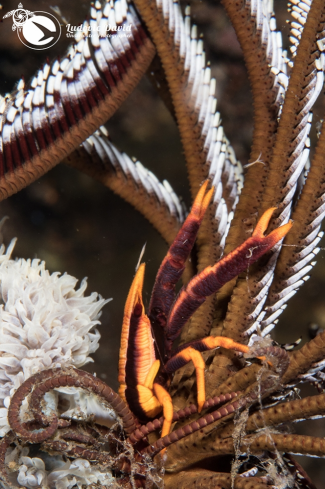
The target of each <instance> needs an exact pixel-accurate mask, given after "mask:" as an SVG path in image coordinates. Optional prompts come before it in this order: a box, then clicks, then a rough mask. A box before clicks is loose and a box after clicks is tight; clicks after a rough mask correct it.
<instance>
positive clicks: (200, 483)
mask: <svg viewBox="0 0 325 489" xmlns="http://www.w3.org/2000/svg"><path fill="white" fill-rule="evenodd" d="M165 487H166V488H167V489H168V488H170V489H172V488H175V487H177V488H179V489H187V488H193V489H194V488H198V489H203V488H204V489H219V488H220V489H267V487H270V486H269V485H268V483H267V482H266V480H265V478H262V477H254V478H253V477H247V476H240V475H239V476H237V477H235V478H234V480H232V478H231V475H230V474H227V473H222V472H220V473H215V472H212V471H210V470H205V469H201V470H200V471H194V470H193V471H191V470H189V471H186V472H185V471H184V472H180V473H179V474H167V475H166V476H165Z"/></svg>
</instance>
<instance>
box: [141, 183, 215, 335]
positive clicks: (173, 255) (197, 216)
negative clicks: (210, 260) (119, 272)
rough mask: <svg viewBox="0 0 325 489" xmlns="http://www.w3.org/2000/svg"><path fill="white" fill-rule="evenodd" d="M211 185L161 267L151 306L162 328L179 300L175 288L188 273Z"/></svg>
mask: <svg viewBox="0 0 325 489" xmlns="http://www.w3.org/2000/svg"><path fill="white" fill-rule="evenodd" d="M208 183H209V181H208V180H206V181H205V182H204V183H203V185H202V187H201V188H200V190H199V192H198V194H197V196H196V198H195V201H194V203H193V206H192V210H191V212H190V213H189V215H188V216H187V218H186V220H185V222H184V223H183V225H182V227H181V229H180V230H179V232H178V234H177V236H176V238H175V240H174V242H173V244H172V245H171V247H170V248H169V250H168V253H167V255H166V257H165V258H164V260H163V262H162V264H161V265H160V268H159V271H158V274H157V277H156V280H155V284H154V287H153V291H152V295H151V299H150V304H149V317H150V319H151V321H152V322H155V323H157V324H160V326H162V327H165V325H166V320H167V316H168V313H169V311H170V308H171V306H172V303H173V302H174V299H175V286H176V284H177V282H178V281H179V279H180V278H181V276H182V273H183V271H184V269H185V263H186V260H187V258H188V256H189V254H190V253H191V250H192V248H193V246H194V243H195V239H196V235H197V232H198V230H199V227H200V224H201V222H202V219H203V217H204V214H205V211H206V210H207V208H208V205H209V203H210V200H211V197H212V194H213V192H214V188H211V189H210V190H209V191H208V192H207V191H206V190H207V186H208Z"/></svg>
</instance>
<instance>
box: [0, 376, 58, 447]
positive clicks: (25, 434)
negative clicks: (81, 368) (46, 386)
mask: <svg viewBox="0 0 325 489" xmlns="http://www.w3.org/2000/svg"><path fill="white" fill-rule="evenodd" d="M55 370H56V369H54V370H52V369H51V370H43V371H42V372H40V373H38V374H36V375H33V376H32V377H29V379H27V380H26V381H25V382H24V383H23V384H22V385H21V386H20V387H19V388H18V389H17V390H16V392H15V393H14V395H13V396H12V398H11V402H10V407H9V412H8V421H9V425H10V427H11V429H12V430H13V431H14V432H15V433H16V435H17V436H19V437H20V438H23V439H25V440H28V441H29V442H30V443H40V442H42V441H43V440H46V439H47V438H49V437H51V436H52V435H53V434H54V433H55V431H56V430H57V427H58V418H57V416H56V414H55V413H54V412H53V413H52V414H51V416H50V417H49V418H47V419H45V417H44V416H42V415H41V414H40V415H39V417H38V419H37V421H38V422H40V423H41V425H42V424H43V425H44V424H45V423H46V421H47V424H48V426H47V427H46V428H44V429H42V430H41V431H36V432H32V431H30V430H28V429H27V427H26V425H25V424H24V423H22V422H21V420H20V408H21V405H22V403H23V400H24V399H25V398H26V397H27V396H28V395H29V394H30V393H31V391H32V390H33V388H34V386H35V382H42V381H44V380H47V379H48V378H50V377H51V376H52V375H53V373H54V372H55ZM39 412H41V409H40V410H39Z"/></svg>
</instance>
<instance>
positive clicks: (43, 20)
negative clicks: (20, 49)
mask: <svg viewBox="0 0 325 489" xmlns="http://www.w3.org/2000/svg"><path fill="white" fill-rule="evenodd" d="M33 14H34V15H32V16H31V17H30V18H29V19H27V20H25V22H24V23H23V25H22V26H18V25H17V27H18V29H17V31H18V37H19V39H20V41H21V42H22V43H23V44H25V46H27V47H28V48H31V49H36V50H41V49H48V48H50V47H52V46H53V45H54V44H55V43H56V42H58V40H59V39H60V35H61V26H60V23H59V21H58V20H57V18H56V17H54V15H52V14H50V13H48V12H41V11H38V12H33Z"/></svg>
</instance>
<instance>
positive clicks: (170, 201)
mask: <svg viewBox="0 0 325 489" xmlns="http://www.w3.org/2000/svg"><path fill="white" fill-rule="evenodd" d="M64 163H66V164H68V165H70V166H72V167H74V168H76V169H77V170H80V171H82V172H83V173H86V174H87V175H89V176H90V177H92V178H94V179H95V180H97V181H99V182H100V183H102V184H103V185H105V187H108V188H109V189H110V190H112V191H113V192H114V193H116V194H117V195H119V196H120V197H122V198H123V199H124V200H126V201H127V202H128V203H129V204H131V205H132V206H133V207H135V208H136V209H137V210H138V211H139V212H140V213H141V214H142V215H143V216H144V217H145V218H146V219H148V221H149V222H150V223H151V224H152V225H153V226H154V227H155V229H156V230H157V231H158V232H159V233H160V234H161V236H162V237H163V238H164V240H165V241H166V242H167V243H168V244H171V243H172V241H173V240H174V238H175V236H176V234H177V231H178V230H179V227H180V225H181V223H182V222H183V220H184V212H183V207H182V204H181V202H180V200H179V198H178V197H177V195H176V194H175V192H174V191H173V190H172V188H171V186H170V185H169V184H168V183H167V182H166V181H164V182H163V183H161V182H159V180H158V179H157V178H156V176H155V175H154V174H153V173H151V172H150V171H148V170H147V169H146V168H145V167H144V166H142V164H141V163H140V162H138V161H137V162H136V163H135V162H134V161H132V160H131V158H129V156H128V155H127V154H125V153H122V152H120V151H119V150H118V149H117V148H116V146H114V144H113V143H112V142H111V141H110V140H109V138H108V133H107V131H106V129H105V128H104V127H101V128H100V130H98V131H96V132H95V133H94V134H92V135H91V136H90V137H89V138H88V139H86V141H84V142H83V143H82V145H81V146H80V147H79V148H78V149H77V150H75V151H74V152H73V153H71V154H70V155H69V156H68V157H67V158H66V159H65V160H64Z"/></svg>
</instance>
